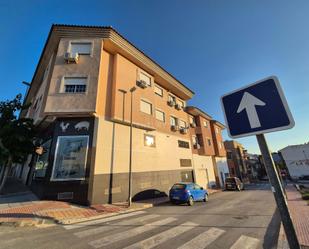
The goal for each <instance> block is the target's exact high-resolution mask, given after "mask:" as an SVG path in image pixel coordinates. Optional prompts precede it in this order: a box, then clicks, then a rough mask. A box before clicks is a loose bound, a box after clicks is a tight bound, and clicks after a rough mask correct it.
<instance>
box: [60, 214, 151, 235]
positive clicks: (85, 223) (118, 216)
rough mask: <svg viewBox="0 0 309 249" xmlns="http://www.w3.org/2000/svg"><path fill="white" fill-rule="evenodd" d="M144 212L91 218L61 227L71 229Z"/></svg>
mask: <svg viewBox="0 0 309 249" xmlns="http://www.w3.org/2000/svg"><path fill="white" fill-rule="evenodd" d="M145 213H146V211H137V212H132V213H126V214H120V215H116V216H111V217H107V218H102V219H99V220H91V221H87V222H83V223H78V224H72V225H65V226H63V227H64V228H65V229H67V230H71V229H76V228H81V227H85V226H90V225H96V224H100V223H104V222H108V221H113V220H119V219H123V218H127V217H131V216H135V215H139V214H145Z"/></svg>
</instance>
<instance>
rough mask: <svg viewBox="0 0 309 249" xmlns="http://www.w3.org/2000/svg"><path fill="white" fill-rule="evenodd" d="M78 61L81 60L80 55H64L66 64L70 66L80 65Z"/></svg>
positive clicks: (67, 53)
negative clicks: (71, 64)
mask: <svg viewBox="0 0 309 249" xmlns="http://www.w3.org/2000/svg"><path fill="white" fill-rule="evenodd" d="M78 59H79V55H78V53H74V54H73V53H71V52H66V53H65V54H64V60H65V62H66V63H68V64H70V63H76V64H77V63H78Z"/></svg>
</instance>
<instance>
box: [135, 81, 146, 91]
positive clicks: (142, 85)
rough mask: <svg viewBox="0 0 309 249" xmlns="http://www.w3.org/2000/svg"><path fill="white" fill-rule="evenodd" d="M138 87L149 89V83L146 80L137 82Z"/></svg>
mask: <svg viewBox="0 0 309 249" xmlns="http://www.w3.org/2000/svg"><path fill="white" fill-rule="evenodd" d="M137 86H139V87H140V88H143V89H145V88H147V82H146V81H144V80H140V81H137Z"/></svg>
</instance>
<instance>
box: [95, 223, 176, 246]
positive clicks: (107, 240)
mask: <svg viewBox="0 0 309 249" xmlns="http://www.w3.org/2000/svg"><path fill="white" fill-rule="evenodd" d="M176 220H177V219H176V218H172V217H171V218H166V219H164V220H159V221H155V222H152V223H149V224H147V225H144V226H140V227H136V228H133V229H130V230H127V231H125V232H120V233H116V234H111V235H109V236H106V237H104V238H101V239H98V240H94V241H91V242H89V245H91V246H93V247H95V248H100V247H102V246H107V245H110V244H112V243H115V242H117V241H120V240H124V239H128V238H131V237H134V236H136V235H139V234H142V233H144V232H147V231H150V230H153V229H156V228H158V227H160V226H163V225H166V224H168V223H171V222H173V221H176Z"/></svg>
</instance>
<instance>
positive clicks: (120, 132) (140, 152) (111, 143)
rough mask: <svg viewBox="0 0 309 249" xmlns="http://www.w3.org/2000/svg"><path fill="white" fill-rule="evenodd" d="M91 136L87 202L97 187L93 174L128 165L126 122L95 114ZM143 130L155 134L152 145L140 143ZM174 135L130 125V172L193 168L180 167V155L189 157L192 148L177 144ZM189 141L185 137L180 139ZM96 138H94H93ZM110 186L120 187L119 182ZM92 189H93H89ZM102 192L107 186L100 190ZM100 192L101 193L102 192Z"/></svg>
mask: <svg viewBox="0 0 309 249" xmlns="http://www.w3.org/2000/svg"><path fill="white" fill-rule="evenodd" d="M95 122H96V124H95V127H97V130H96V131H95V134H96V137H95V138H94V143H96V144H94V148H95V151H96V152H95V160H94V164H93V168H92V170H91V172H92V173H91V174H92V175H91V177H90V178H91V181H90V188H89V190H90V191H89V195H90V198H89V200H90V202H91V199H92V196H93V195H95V194H96V193H95V191H102V190H100V189H99V187H98V186H100V184H101V183H100V182H97V181H96V179H100V178H96V176H99V175H109V174H111V173H112V174H120V173H127V172H128V169H129V126H126V125H123V124H118V123H114V122H111V121H108V120H106V119H105V118H104V117H98V118H96V121H95ZM144 134H151V135H153V136H155V141H156V146H155V147H148V146H145V145H144ZM179 139H180V138H179V137H178V136H174V135H169V134H166V133H162V132H159V131H148V132H146V131H145V130H142V129H137V128H133V154H132V156H133V157H132V171H133V172H134V173H142V172H154V171H171V170H184V171H185V170H193V162H192V166H191V167H181V166H180V159H190V160H192V151H191V149H187V148H180V147H178V140H179ZM181 140H183V141H187V142H189V143H190V141H189V139H187V140H186V139H181ZM95 141H96V142H95ZM114 188H115V189H116V190H117V189H122V187H121V186H117V185H116V186H114ZM92 190H94V191H92ZM104 191H105V192H106V191H108V190H104ZM105 192H104V193H105Z"/></svg>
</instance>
